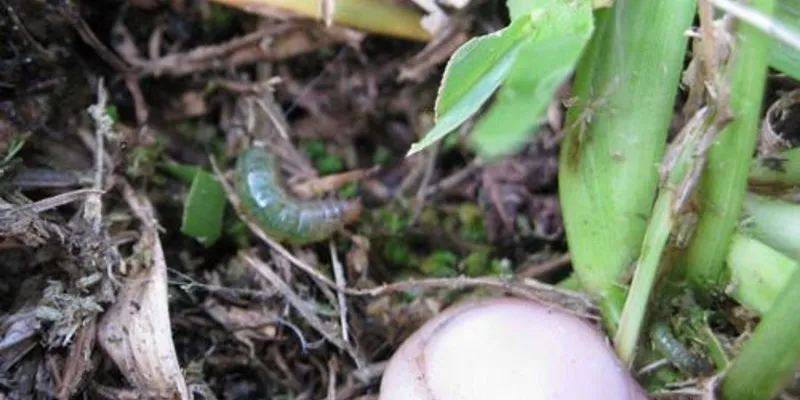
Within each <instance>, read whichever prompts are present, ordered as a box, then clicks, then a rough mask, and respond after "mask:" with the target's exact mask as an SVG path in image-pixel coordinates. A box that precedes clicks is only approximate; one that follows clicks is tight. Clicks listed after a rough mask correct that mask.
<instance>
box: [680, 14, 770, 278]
mask: <svg viewBox="0 0 800 400" xmlns="http://www.w3.org/2000/svg"><path fill="white" fill-rule="evenodd" d="M774 3H775V1H774V0H754V1H752V2H751V5H752V6H753V7H754V8H755V9H757V10H759V11H761V12H764V13H767V14H770V15H771V14H772V9H773V7H774ZM736 37H737V39H738V40H737V42H736V44H735V46H734V50H733V54H732V56H731V57H732V58H731V64H730V65H729V67H728V68H729V75H728V76H729V79H728V81H729V85H730V86H729V92H730V109H731V111H732V112H733V118H734V119H733V122H732V123H731V124H730V125H728V127H727V128H725V129H724V130H723V131H722V132H721V133H720V136H719V138H718V139H717V141H716V143H715V145H714V146H712V148H711V150H710V151H709V155H708V165H707V167H706V171H705V173H704V176H703V180H702V182H701V184H700V187H699V188H698V194H699V195H700V196H699V198H700V205H699V206H700V209H701V212H700V218H699V220H698V224H697V228H696V231H695V236H694V239H693V240H692V243H691V245H690V247H689V251H688V252H687V271H686V273H687V277H688V279H689V280H690V281H691V282H692V283H693V284H694V285H695V286H697V287H699V288H703V289H711V290H713V289H717V288H719V287H721V286H723V285H724V282H725V280H726V279H727V278H726V277H725V268H724V261H725V257H726V256H727V252H728V247H729V246H730V242H731V237H732V235H733V232H734V229H735V228H736V224H737V222H738V219H739V216H740V213H741V207H742V200H743V198H744V193H745V189H746V187H747V175H748V172H749V170H750V165H751V159H752V157H753V152H754V150H755V146H756V138H757V135H758V125H759V118H760V115H761V103H762V98H763V92H764V85H765V83H766V74H767V61H768V53H769V46H770V42H771V40H770V38H769V37H768V36H767V35H765V34H764V33H763V32H761V31H760V30H758V29H757V28H755V27H752V26H750V25H747V24H745V23H743V22H741V21H737V26H736Z"/></svg>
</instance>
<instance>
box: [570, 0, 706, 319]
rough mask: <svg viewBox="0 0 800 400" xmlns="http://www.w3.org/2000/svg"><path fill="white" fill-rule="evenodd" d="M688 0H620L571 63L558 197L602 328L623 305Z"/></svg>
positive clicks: (681, 48) (671, 98)
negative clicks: (569, 103)
mask: <svg viewBox="0 0 800 400" xmlns="http://www.w3.org/2000/svg"><path fill="white" fill-rule="evenodd" d="M695 6H696V3H695V0H670V1H661V0H617V1H615V4H614V6H613V7H612V8H609V9H601V10H598V11H596V13H595V14H596V21H597V24H596V26H597V29H596V31H595V36H594V37H593V38H592V41H591V42H590V44H589V46H588V47H587V49H586V52H585V53H584V55H583V57H582V59H581V62H580V63H579V66H578V68H577V72H576V77H575V83H574V86H573V89H574V95H575V97H576V99H577V101H576V105H575V106H573V107H571V108H570V109H569V111H568V113H567V118H566V123H565V127H566V128H565V132H566V136H565V139H564V143H563V146H562V149H561V156H560V168H559V196H560V200H561V205H562V209H563V213H564V224H565V229H566V233H567V240H568V243H569V247H570V253H571V255H572V263H573V267H574V268H575V271H576V274H577V276H578V277H579V279H580V280H581V283H582V284H583V285H584V286H585V288H586V290H587V291H588V292H589V293H591V294H593V295H596V296H598V297H600V298H601V308H602V309H603V310H604V318H605V321H606V325H607V326H608V328H609V329H610V330H611V331H612V332H614V331H615V330H616V326H615V325H614V324H613V323H609V322H610V321H612V319H613V318H612V314H614V313H617V314H618V313H619V310H621V308H622V304H621V303H620V299H624V285H625V284H626V281H625V278H624V275H625V273H626V271H627V269H628V267H630V266H631V265H632V263H633V262H634V260H636V258H637V256H638V254H639V250H640V248H641V244H642V240H643V237H644V233H645V228H646V224H647V220H648V218H649V216H650V212H651V209H652V207H653V200H654V197H655V190H656V188H657V186H658V170H657V165H658V162H659V160H660V158H661V157H662V155H663V153H664V146H665V143H666V136H667V131H668V128H669V124H670V120H671V118H672V110H673V105H674V102H675V95H676V93H677V88H678V79H679V77H680V73H681V70H682V67H683V60H684V56H685V51H686V45H687V38H686V35H685V32H686V30H687V29H689V28H690V26H691V23H692V19H693V16H694V14H695Z"/></svg>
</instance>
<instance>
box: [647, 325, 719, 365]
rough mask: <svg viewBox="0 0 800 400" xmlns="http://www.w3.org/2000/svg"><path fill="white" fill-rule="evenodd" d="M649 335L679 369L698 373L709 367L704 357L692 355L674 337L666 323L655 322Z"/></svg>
mask: <svg viewBox="0 0 800 400" xmlns="http://www.w3.org/2000/svg"><path fill="white" fill-rule="evenodd" d="M650 336H651V338H652V340H653V344H655V346H656V348H657V349H658V350H659V351H660V352H661V353H662V354H664V356H665V357H667V360H669V361H670V362H671V363H672V364H673V365H675V366H676V367H677V368H678V369H680V370H681V371H683V372H686V373H688V374H692V375H698V374H701V373H703V372H706V371H708V370H709V369H710V368H711V365H709V364H708V362H707V361H706V360H705V359H703V358H701V357H698V356H696V355H694V354H693V353H692V352H691V351H689V349H687V348H686V346H684V345H683V343H681V342H680V341H679V340H678V339H676V338H675V336H674V335H673V334H672V330H671V329H670V328H669V326H667V324H665V323H663V322H657V323H655V324H654V325H653V327H652V330H651V332H650Z"/></svg>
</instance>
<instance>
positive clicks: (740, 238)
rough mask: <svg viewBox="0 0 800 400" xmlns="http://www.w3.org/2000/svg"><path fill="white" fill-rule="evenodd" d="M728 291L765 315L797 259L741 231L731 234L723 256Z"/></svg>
mask: <svg viewBox="0 0 800 400" xmlns="http://www.w3.org/2000/svg"><path fill="white" fill-rule="evenodd" d="M726 264H727V266H728V269H729V271H730V272H729V274H730V276H731V280H730V284H729V293H730V295H731V297H733V298H734V299H735V300H736V301H738V302H739V303H741V304H742V305H744V306H745V307H747V308H749V309H750V310H753V311H755V312H757V313H758V314H759V315H765V314H766V313H767V312H768V311H769V310H770V308H771V307H772V305H773V304H774V303H775V299H777V298H778V296H779V295H780V293H781V292H782V291H783V290H784V288H785V287H786V285H787V282H788V281H789V279H791V277H792V274H794V273H795V271H797V270H798V269H800V268H798V263H797V262H796V261H794V260H792V259H791V258H789V257H786V256H785V255H783V254H781V253H780V252H778V251H776V250H774V249H772V248H771V247H769V246H767V245H765V244H764V243H761V242H759V241H758V240H756V239H753V238H751V237H749V236H746V235H743V234H739V233H737V234H735V235H734V236H733V240H732V241H731V246H730V251H729V252H728V257H727V263H726Z"/></svg>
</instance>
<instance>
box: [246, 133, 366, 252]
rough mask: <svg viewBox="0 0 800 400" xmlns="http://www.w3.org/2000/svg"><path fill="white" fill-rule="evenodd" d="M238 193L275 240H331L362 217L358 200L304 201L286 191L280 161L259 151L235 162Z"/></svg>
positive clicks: (249, 210)
mask: <svg viewBox="0 0 800 400" xmlns="http://www.w3.org/2000/svg"><path fill="white" fill-rule="evenodd" d="M234 180H235V186H236V191H237V193H238V194H239V198H240V199H241V202H242V206H243V208H244V211H245V212H247V213H248V214H250V216H251V217H253V218H254V219H255V220H257V221H258V223H259V226H260V227H261V228H262V229H263V230H264V231H265V232H266V233H267V234H268V235H269V236H270V237H272V238H273V239H275V240H278V241H283V242H290V243H292V244H297V245H301V244H308V243H314V242H319V241H322V240H325V239H327V238H329V237H331V236H332V235H333V234H334V233H335V232H336V231H337V230H339V229H341V228H343V227H344V226H345V225H346V224H349V223H351V222H353V221H355V220H356V219H358V217H359V216H360V215H361V202H360V201H359V200H352V201H344V200H317V201H303V200H299V199H296V198H294V197H293V196H292V195H291V194H289V192H288V191H287V189H286V188H285V187H284V182H283V179H282V176H281V170H280V166H279V164H278V158H277V157H276V156H275V155H274V154H270V153H268V152H267V151H266V150H264V149H263V148H260V147H251V148H249V149H247V150H246V151H244V153H242V154H241V155H240V156H239V159H238V160H237V161H236V174H235V178H234Z"/></svg>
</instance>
